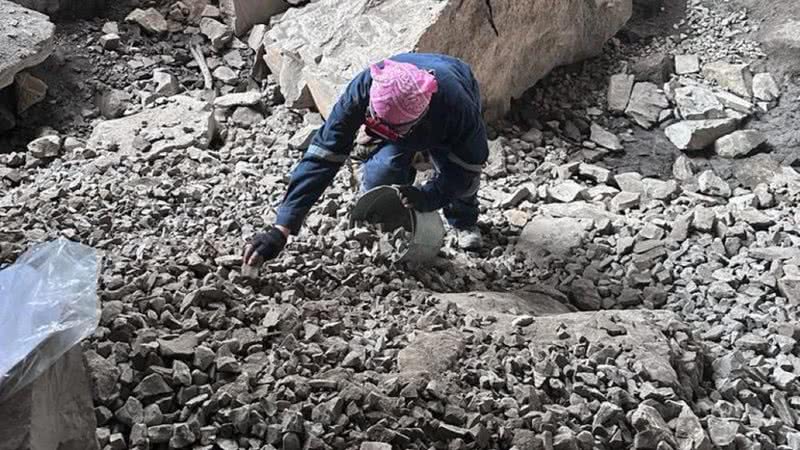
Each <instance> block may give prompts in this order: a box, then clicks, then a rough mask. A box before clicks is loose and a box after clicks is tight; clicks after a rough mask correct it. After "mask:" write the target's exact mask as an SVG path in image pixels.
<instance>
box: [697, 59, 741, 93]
mask: <svg viewBox="0 0 800 450" xmlns="http://www.w3.org/2000/svg"><path fill="white" fill-rule="evenodd" d="M703 76H704V77H706V78H707V79H709V80H713V81H716V82H717V84H719V85H720V87H722V88H723V89H727V90H729V91H731V92H733V93H734V94H736V95H740V96H742V97H744V98H750V97H752V96H753V94H752V84H753V75H752V74H751V73H750V68H749V66H748V65H747V64H730V63H727V62H724V61H717V62H713V63H710V64H706V65H705V66H704V67H703Z"/></svg>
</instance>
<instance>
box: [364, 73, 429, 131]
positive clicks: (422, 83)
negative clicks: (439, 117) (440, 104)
mask: <svg viewBox="0 0 800 450" xmlns="http://www.w3.org/2000/svg"><path fill="white" fill-rule="evenodd" d="M369 71H370V74H372V87H371V88H370V90H369V104H370V106H371V107H372V111H373V112H374V113H375V114H376V115H377V116H378V117H379V118H381V119H383V120H384V121H386V122H388V123H389V124H392V125H401V124H405V123H409V122H413V121H415V120H417V119H419V118H420V116H422V114H424V113H425V111H426V110H427V109H428V105H430V103H431V97H432V96H433V94H434V93H436V90H437V89H438V88H439V83H437V82H436V78H435V77H434V76H433V75H432V74H430V73H429V72H426V71H424V70H422V69H419V68H418V67H417V66H415V65H413V64H408V63H401V62H396V61H392V60H391V59H387V60H384V61H383V67H382V68H381V67H379V66H378V65H377V64H373V65H371V66H370V68H369Z"/></svg>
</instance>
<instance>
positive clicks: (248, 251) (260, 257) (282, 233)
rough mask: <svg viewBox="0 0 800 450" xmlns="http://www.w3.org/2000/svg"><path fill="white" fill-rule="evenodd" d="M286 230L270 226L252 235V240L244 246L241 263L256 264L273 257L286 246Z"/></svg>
mask: <svg viewBox="0 0 800 450" xmlns="http://www.w3.org/2000/svg"><path fill="white" fill-rule="evenodd" d="M288 234H289V233H288V230H286V229H284V230H281V229H280V228H279V227H278V226H271V227H269V228H268V229H267V231H266V232H264V233H258V234H256V235H255V237H253V242H252V243H249V244H247V245H246V246H245V247H244V257H243V258H242V263H243V264H247V265H250V266H258V265H260V264H261V263H262V262H264V261H265V260H270V259H275V258H276V257H277V256H278V255H279V254H280V253H281V250H283V247H285V246H286V238H287V235H288Z"/></svg>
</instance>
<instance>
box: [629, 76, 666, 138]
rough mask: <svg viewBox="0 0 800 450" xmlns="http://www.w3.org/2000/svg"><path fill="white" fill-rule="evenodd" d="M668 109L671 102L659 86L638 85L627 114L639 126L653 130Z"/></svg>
mask: <svg viewBox="0 0 800 450" xmlns="http://www.w3.org/2000/svg"><path fill="white" fill-rule="evenodd" d="M666 108H669V101H668V100H667V97H666V96H665V95H664V93H663V92H662V91H661V90H660V89H659V88H658V86H656V85H655V84H653V83H648V82H645V83H636V85H635V86H633V92H632V93H631V99H630V102H629V103H628V107H627V108H626V109H625V114H626V115H628V116H629V117H630V118H632V119H633V120H634V122H636V123H637V124H639V126H641V127H643V128H651V127H652V126H653V125H654V124H655V123H656V122H658V119H659V117H660V115H661V111H663V110H664V109H666Z"/></svg>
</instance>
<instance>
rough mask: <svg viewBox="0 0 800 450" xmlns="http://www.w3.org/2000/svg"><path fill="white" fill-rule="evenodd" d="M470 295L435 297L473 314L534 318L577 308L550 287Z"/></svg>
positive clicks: (440, 295) (481, 292)
mask: <svg viewBox="0 0 800 450" xmlns="http://www.w3.org/2000/svg"><path fill="white" fill-rule="evenodd" d="M530 289H531V290H529V291H524V292H523V291H517V292H488V291H480V292H467V293H463V294H461V293H458V294H437V295H436V298H438V299H439V301H440V302H441V303H442V304H443V305H446V304H448V303H453V304H455V305H457V306H458V307H460V308H462V309H463V310H465V311H473V312H476V313H478V314H483V315H495V316H498V315H513V316H517V315H522V314H525V315H530V316H534V317H540V316H547V315H553V314H566V313H570V312H575V308H574V307H572V306H571V305H569V304H568V303H567V298H566V297H565V296H564V294H562V293H560V292H558V291H553V290H551V289H549V288H542V289H541V291H540V292H536V291H533V290H534V289H536V288H535V287H531V288H530Z"/></svg>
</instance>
